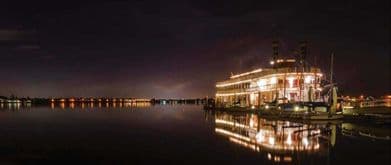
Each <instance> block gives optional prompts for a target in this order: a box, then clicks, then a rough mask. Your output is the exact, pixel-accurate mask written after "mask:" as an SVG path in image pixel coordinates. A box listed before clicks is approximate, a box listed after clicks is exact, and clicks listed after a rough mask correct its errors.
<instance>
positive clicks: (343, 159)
mask: <svg viewBox="0 0 391 165" xmlns="http://www.w3.org/2000/svg"><path fill="white" fill-rule="evenodd" d="M74 112H82V113H74ZM84 112H87V113H84ZM0 132H1V134H0V149H1V151H0V164H3V163H10V162H11V164H15V162H16V163H17V164H18V163H20V164H23V163H26V162H25V161H27V162H29V161H32V160H33V161H35V162H34V163H36V164H39V163H41V162H47V160H49V161H52V162H51V163H52V164H56V163H58V162H57V161H59V160H60V161H65V162H66V161H68V162H79V161H87V164H96V163H98V164H100V163H102V162H104V163H105V164H116V163H113V161H115V162H117V163H118V164H123V163H124V162H126V163H129V164H132V163H133V164H134V163H135V161H136V163H137V162H142V163H146V164H156V163H162V162H163V164H164V163H167V164H178V163H179V160H184V162H181V163H179V164H190V163H195V164H241V163H243V162H247V163H249V164H279V163H287V164H368V163H371V162H381V164H388V163H389V162H390V159H389V158H388V157H387V156H388V155H389V154H390V153H391V151H390V150H389V149H388V148H389V147H388V146H390V140H389V135H390V128H389V127H385V126H381V125H380V126H379V125H368V124H365V123H360V122H358V123H348V122H344V121H333V122H311V123H303V122H297V121H282V120H270V119H266V118H263V117H261V116H259V115H257V114H243V113H241V114H238V113H219V112H212V111H203V110H202V107H201V106H194V105H168V106H164V105H151V104H148V103H141V104H135V103H133V104H131V103H128V104H120V103H116V104H115V105H114V104H106V103H100V104H99V103H95V104H90V103H84V104H81V103H73V104H68V103H58V104H50V105H46V106H34V105H33V106H32V105H23V104H20V105H16V104H15V105H11V104H3V105H1V104H0ZM364 148H365V149H364ZM100 158H104V159H100ZM358 158H360V159H358ZM19 160H24V161H21V162H20V161H19Z"/></svg>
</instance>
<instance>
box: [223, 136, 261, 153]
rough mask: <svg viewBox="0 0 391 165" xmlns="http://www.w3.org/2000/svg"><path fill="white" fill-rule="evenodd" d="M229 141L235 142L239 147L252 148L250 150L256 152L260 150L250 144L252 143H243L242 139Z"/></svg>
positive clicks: (230, 139) (231, 138)
mask: <svg viewBox="0 0 391 165" xmlns="http://www.w3.org/2000/svg"><path fill="white" fill-rule="evenodd" d="M229 141H231V142H234V143H236V144H239V145H242V146H244V147H247V148H250V149H252V150H254V151H257V150H259V149H258V148H257V147H256V146H255V145H254V144H250V143H248V142H245V141H242V140H240V139H236V138H233V137H230V138H229Z"/></svg>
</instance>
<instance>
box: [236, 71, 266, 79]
mask: <svg viewBox="0 0 391 165" xmlns="http://www.w3.org/2000/svg"><path fill="white" fill-rule="evenodd" d="M258 72H262V69H256V70H253V71H250V72H245V73H242V74H237V75H233V76H231V79H233V78H238V77H242V76H246V75H249V74H252V73H258Z"/></svg>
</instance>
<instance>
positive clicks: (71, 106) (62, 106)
mask: <svg viewBox="0 0 391 165" xmlns="http://www.w3.org/2000/svg"><path fill="white" fill-rule="evenodd" d="M36 106H49V107H50V109H52V110H79V109H81V110H83V109H101V108H102V109H103V108H104V109H108V108H120V109H122V108H124V109H131V108H148V107H150V106H151V103H149V102H140V103H103V104H102V103H75V102H70V103H65V102H59V103H54V102H51V103H50V104H49V105H36ZM31 107H32V105H31V103H28V104H22V103H0V109H1V110H28V109H30V108H31Z"/></svg>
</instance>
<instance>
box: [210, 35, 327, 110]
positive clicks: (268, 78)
mask: <svg viewBox="0 0 391 165" xmlns="http://www.w3.org/2000/svg"><path fill="white" fill-rule="evenodd" d="M300 46H301V47H300V58H297V59H292V58H281V57H279V56H278V43H277V42H274V43H273V52H274V53H273V60H272V61H270V65H271V66H270V67H268V68H259V69H255V70H253V71H249V72H245V73H240V74H236V75H231V76H230V77H229V79H227V80H225V81H221V82H217V84H216V91H217V92H216V95H215V96H216V106H218V107H232V106H239V107H256V106H260V105H264V104H265V103H268V102H273V101H278V102H279V103H287V102H316V101H319V102H320V101H323V100H322V98H321V91H322V86H321V81H322V78H323V73H322V72H321V69H320V68H319V67H314V66H309V65H308V64H307V63H306V62H305V56H306V49H307V48H306V43H302V44H301V45H300Z"/></svg>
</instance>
